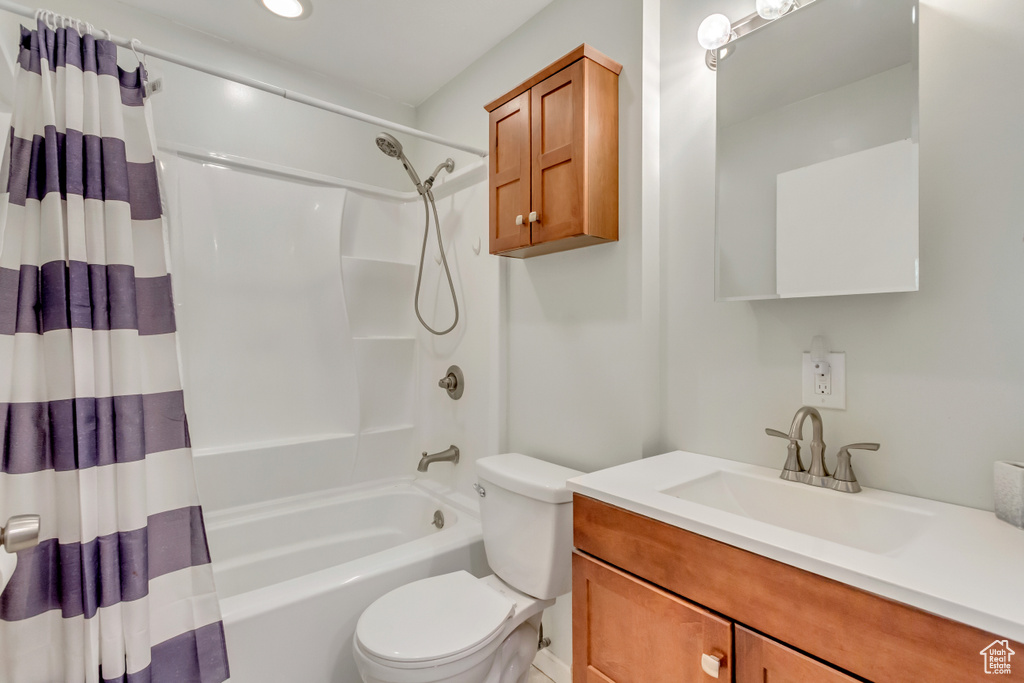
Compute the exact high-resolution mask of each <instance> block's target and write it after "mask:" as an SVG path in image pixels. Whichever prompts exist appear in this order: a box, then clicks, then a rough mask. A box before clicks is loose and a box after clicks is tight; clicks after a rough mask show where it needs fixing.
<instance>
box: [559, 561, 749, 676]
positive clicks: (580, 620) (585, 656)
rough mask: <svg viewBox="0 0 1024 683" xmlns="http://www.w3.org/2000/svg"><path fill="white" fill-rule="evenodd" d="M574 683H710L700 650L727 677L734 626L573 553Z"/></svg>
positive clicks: (606, 566)
mask: <svg viewBox="0 0 1024 683" xmlns="http://www.w3.org/2000/svg"><path fill="white" fill-rule="evenodd" d="M572 575H573V590H572V602H573V625H572V628H573V683H670V682H671V683H689V682H690V681H693V682H694V683H698V682H699V683H708V681H711V680H714V679H712V678H710V677H709V676H707V675H706V674H705V673H704V671H703V669H702V668H701V658H702V655H703V654H704V653H707V654H710V655H714V656H718V657H721V669H720V671H719V677H718V680H721V681H730V680H731V679H732V668H731V667H732V624H731V623H730V622H729V621H726V620H725V619H722V618H721V617H718V616H716V615H713V614H711V613H710V612H708V611H706V610H704V609H701V608H700V607H697V606H696V605H693V604H691V603H689V602H686V601H685V600H683V599H682V598H680V597H678V596H675V595H672V594H671V593H667V592H665V591H663V590H661V589H659V588H657V587H656V586H653V585H651V584H649V583H647V582H645V581H641V580H640V579H637V578H636V577H634V576H631V575H629V574H626V573H625V572H622V571H619V570H618V569H615V568H614V567H611V566H609V565H606V564H604V563H602V562H599V561H597V560H595V559H593V558H590V557H588V556H586V555H581V554H579V553H574V554H573V558H572Z"/></svg>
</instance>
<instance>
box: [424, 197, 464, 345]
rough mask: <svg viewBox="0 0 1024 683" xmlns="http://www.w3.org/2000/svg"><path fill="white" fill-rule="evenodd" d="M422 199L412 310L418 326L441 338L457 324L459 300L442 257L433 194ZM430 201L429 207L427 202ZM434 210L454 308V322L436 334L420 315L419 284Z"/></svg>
mask: <svg viewBox="0 0 1024 683" xmlns="http://www.w3.org/2000/svg"><path fill="white" fill-rule="evenodd" d="M422 197H423V211H424V216H425V220H424V224H423V248H422V249H420V272H419V274H418V275H417V276H416V294H415V297H414V299H413V309H414V310H415V311H416V317H417V318H419V321H420V325H423V327H424V328H426V330H427V332H430V333H431V334H436V335H437V336H439V337H440V336H441V335H444V334H448V333H449V332H451V331H452V330H454V329H455V326H456V325H458V324H459V300H458V298H456V296H455V285H454V284H453V283H452V273H451V271H450V270H448V259H447V258H446V257H445V255H444V244H443V243H442V242H441V222H440V221H439V220H438V219H437V205H436V204H434V193H433V192H431V191H430V190H427V191H426V192H425V193H423V195H422ZM428 199H429V200H430V203H429V205H428V204H427V200H428ZM431 209H433V210H434V226H435V227H436V228H437V247H438V249H440V250H441V264H442V265H443V266H444V274H445V275H447V276H448V289H449V290H450V291H451V293H452V305H454V306H455V320H453V321H452V324H451V326H449V327H448V329H446V330H444V331H443V332H438V331H437V330H435V329H434V328H433V327H431V326H430V325H428V324H427V322H426V321H425V320H424V319H423V316H422V315H420V283H421V282H423V257H424V256H425V255H426V253H427V237H428V236H429V235H430V210H431Z"/></svg>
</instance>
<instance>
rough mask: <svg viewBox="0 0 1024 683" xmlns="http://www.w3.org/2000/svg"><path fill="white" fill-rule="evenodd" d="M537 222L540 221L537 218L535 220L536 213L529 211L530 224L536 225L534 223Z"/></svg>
mask: <svg viewBox="0 0 1024 683" xmlns="http://www.w3.org/2000/svg"><path fill="white" fill-rule="evenodd" d="M539 220H540V219H539V218H537V212H536V211H531V212H530V222H531V223H536V222H537V221H539Z"/></svg>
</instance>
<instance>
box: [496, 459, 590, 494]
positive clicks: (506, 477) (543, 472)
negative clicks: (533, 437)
mask: <svg viewBox="0 0 1024 683" xmlns="http://www.w3.org/2000/svg"><path fill="white" fill-rule="evenodd" d="M476 471H477V474H478V475H479V476H480V478H481V479H483V480H484V481H488V482H490V483H492V484H495V485H496V486H500V487H502V488H503V489H507V490H509V491H511V492H513V493H518V494H520V495H523V496H528V497H530V498H533V499H535V500H539V501H542V502H545V503H569V502H572V491H570V490H569V489H568V488H567V487H566V485H565V482H566V480H568V479H572V478H573V477H578V476H579V475H581V474H583V472H580V471H579V470H574V469H571V468H568V467H562V466H561V465H556V464H554V463H551V462H546V461H544V460H538V459H537V458H531V457H530V456H528V455H523V454H522V453H502V454H501V455H489V456H487V457H486V458H480V459H479V460H477V461H476Z"/></svg>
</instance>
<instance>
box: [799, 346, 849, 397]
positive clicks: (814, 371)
mask: <svg viewBox="0 0 1024 683" xmlns="http://www.w3.org/2000/svg"><path fill="white" fill-rule="evenodd" d="M826 362H827V363H828V367H827V368H824V367H822V366H823V364H821V363H815V362H814V361H812V360H811V354H809V353H805V354H804V359H803V381H802V383H801V386H802V387H803V404H804V405H805V406H813V407H815V408H832V409H834V410H846V354H845V353H829V354H828V358H827V359H826Z"/></svg>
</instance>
